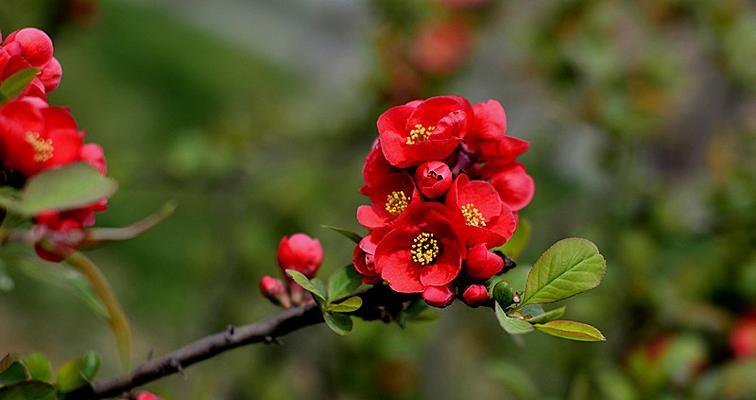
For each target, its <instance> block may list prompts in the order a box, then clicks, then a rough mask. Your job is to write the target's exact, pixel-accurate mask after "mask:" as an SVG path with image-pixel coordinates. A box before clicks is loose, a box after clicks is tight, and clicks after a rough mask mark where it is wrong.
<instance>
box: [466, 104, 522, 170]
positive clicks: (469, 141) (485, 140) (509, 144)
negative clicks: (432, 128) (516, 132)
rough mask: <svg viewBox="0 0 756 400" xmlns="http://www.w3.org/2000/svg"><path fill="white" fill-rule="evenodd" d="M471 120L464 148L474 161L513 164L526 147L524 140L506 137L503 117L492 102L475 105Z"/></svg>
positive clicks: (503, 114) (504, 118)
mask: <svg viewBox="0 0 756 400" xmlns="http://www.w3.org/2000/svg"><path fill="white" fill-rule="evenodd" d="M471 119H472V122H471V127H470V132H468V134H467V136H466V137H465V144H466V146H468V147H469V149H470V150H471V151H472V152H473V153H475V155H476V159H477V161H497V162H499V163H502V164H506V163H510V162H514V160H515V159H516V158H517V157H518V156H520V155H521V154H522V153H524V152H526V151H527V150H528V148H529V147H530V144H529V143H528V142H527V141H525V140H522V139H519V138H516V137H512V136H506V131H507V116H506V113H505V112H504V108H503V107H502V106H501V104H500V103H499V102H498V101H496V100H489V101H487V102H485V103H477V104H475V105H474V106H473V116H472V118H471Z"/></svg>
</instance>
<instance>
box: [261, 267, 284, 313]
mask: <svg viewBox="0 0 756 400" xmlns="http://www.w3.org/2000/svg"><path fill="white" fill-rule="evenodd" d="M260 293H262V295H263V296H265V297H266V298H268V299H269V300H270V301H271V302H273V304H276V305H280V306H283V307H284V308H289V307H290V306H291V301H290V300H289V294H288V293H287V291H286V284H285V283H284V282H283V281H282V280H280V279H276V278H274V277H272V276H269V275H265V276H263V277H262V279H260Z"/></svg>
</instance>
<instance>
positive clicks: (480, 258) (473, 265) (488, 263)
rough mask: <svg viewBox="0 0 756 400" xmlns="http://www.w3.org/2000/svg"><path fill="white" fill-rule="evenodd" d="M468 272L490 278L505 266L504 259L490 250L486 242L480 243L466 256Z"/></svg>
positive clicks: (480, 277)
mask: <svg viewBox="0 0 756 400" xmlns="http://www.w3.org/2000/svg"><path fill="white" fill-rule="evenodd" d="M465 267H466V271H467V274H468V275H470V276H472V277H473V278H477V279H489V278H490V277H492V276H494V275H496V274H498V273H499V272H500V271H501V269H502V268H503V267H504V260H502V259H501V257H499V256H498V255H496V254H494V253H492V252H490V251H488V249H486V245H485V244H479V245H477V246H475V247H473V248H472V249H470V250H469V251H468V252H467V258H465Z"/></svg>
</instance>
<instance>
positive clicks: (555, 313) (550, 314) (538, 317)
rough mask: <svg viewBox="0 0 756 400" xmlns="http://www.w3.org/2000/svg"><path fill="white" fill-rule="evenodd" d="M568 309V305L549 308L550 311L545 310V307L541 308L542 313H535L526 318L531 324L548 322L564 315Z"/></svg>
mask: <svg viewBox="0 0 756 400" xmlns="http://www.w3.org/2000/svg"><path fill="white" fill-rule="evenodd" d="M526 307H527V306H526ZM566 310H567V307H566V306H562V307H558V308H555V309H553V310H549V311H545V312H544V311H543V309H541V313H539V314H535V315H531V316H529V317H526V319H527V320H528V322H530V323H531V324H541V323H544V322H548V321H551V320H555V319H558V318H561V317H562V315H564V312H565V311H566Z"/></svg>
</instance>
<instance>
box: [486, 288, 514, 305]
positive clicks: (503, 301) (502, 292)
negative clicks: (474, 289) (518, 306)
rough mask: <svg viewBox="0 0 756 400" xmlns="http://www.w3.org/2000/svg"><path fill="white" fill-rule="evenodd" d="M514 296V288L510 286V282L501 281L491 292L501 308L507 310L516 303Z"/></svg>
mask: <svg viewBox="0 0 756 400" xmlns="http://www.w3.org/2000/svg"><path fill="white" fill-rule="evenodd" d="M513 295H514V292H513V291H512V287H511V286H509V282H507V281H499V282H498V283H497V284H496V286H494V288H493V290H492V292H491V296H492V297H493V299H494V300H496V303H498V304H499V305H500V306H501V308H507V307H509V306H510V305H512V303H513V302H514V300H513Z"/></svg>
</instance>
